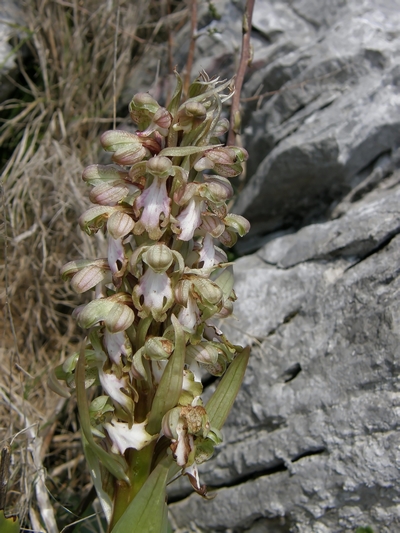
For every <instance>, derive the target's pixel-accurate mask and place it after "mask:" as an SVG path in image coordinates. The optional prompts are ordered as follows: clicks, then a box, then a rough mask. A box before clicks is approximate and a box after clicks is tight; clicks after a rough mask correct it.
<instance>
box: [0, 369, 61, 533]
mask: <svg viewBox="0 0 400 533" xmlns="http://www.w3.org/2000/svg"><path fill="white" fill-rule="evenodd" d="M47 386H48V387H49V389H50V390H52V391H53V392H55V393H56V394H58V395H59V396H62V397H63V398H70V397H71V394H70V392H69V390H68V389H67V388H65V387H63V386H62V385H61V383H60V382H59V381H58V379H57V377H56V373H55V371H54V369H51V370H50V374H49V377H48V378H47ZM0 531H1V529H0Z"/></svg>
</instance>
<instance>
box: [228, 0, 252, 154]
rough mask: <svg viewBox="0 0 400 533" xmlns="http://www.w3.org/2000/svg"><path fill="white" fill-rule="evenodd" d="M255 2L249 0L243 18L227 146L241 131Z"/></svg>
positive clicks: (232, 142) (233, 142)
mask: <svg viewBox="0 0 400 533" xmlns="http://www.w3.org/2000/svg"><path fill="white" fill-rule="evenodd" d="M254 2H255V0H247V2H246V9H245V13H244V16H243V26H242V53H241V56H240V63H239V68H238V71H237V74H236V82H235V94H234V95H233V98H232V107H231V116H230V129H229V134H228V140H227V143H226V144H227V145H233V144H235V140H236V135H237V134H238V133H239V131H240V122H241V119H240V94H241V92H242V86H243V80H244V76H245V74H246V69H247V66H248V65H249V63H250V62H251V46H250V35H251V20H252V18H253V10H254Z"/></svg>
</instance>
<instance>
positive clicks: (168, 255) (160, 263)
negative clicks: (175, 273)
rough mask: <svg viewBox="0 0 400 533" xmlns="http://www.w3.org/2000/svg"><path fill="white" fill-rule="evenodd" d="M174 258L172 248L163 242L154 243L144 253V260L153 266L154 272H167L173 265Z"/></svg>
mask: <svg viewBox="0 0 400 533" xmlns="http://www.w3.org/2000/svg"><path fill="white" fill-rule="evenodd" d="M173 260H174V256H173V253H172V252H171V250H170V249H169V248H168V246H166V245H165V244H162V243H157V244H154V245H153V246H150V248H149V249H148V250H147V251H146V252H145V253H144V254H143V261H144V262H145V263H146V264H147V265H149V267H151V268H152V269H153V270H154V272H158V273H161V272H165V271H166V270H168V269H169V267H170V266H171V265H172V262H173Z"/></svg>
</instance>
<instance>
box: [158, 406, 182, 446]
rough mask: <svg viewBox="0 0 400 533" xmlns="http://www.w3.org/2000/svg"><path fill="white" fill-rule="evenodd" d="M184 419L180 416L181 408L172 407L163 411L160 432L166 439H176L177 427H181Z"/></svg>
mask: <svg viewBox="0 0 400 533" xmlns="http://www.w3.org/2000/svg"><path fill="white" fill-rule="evenodd" d="M183 425H184V420H183V419H182V418H181V408H180V407H174V408H173V409H170V410H169V411H168V412H167V413H165V415H164V417H163V419H162V426H161V427H162V432H163V433H164V435H165V436H166V437H167V438H168V439H177V438H178V432H177V427H178V426H179V427H180V428H181V427H183Z"/></svg>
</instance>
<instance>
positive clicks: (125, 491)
mask: <svg viewBox="0 0 400 533" xmlns="http://www.w3.org/2000/svg"><path fill="white" fill-rule="evenodd" d="M155 444H156V443H155V441H153V442H151V443H150V444H149V445H148V446H146V447H145V448H143V449H142V450H132V449H131V450H129V451H128V453H127V455H128V457H127V460H128V464H129V472H128V476H129V479H130V482H131V486H128V485H127V484H126V483H124V482H121V481H117V484H116V490H115V495H114V507H113V516H112V519H111V522H110V526H109V532H110V533H111V532H112V530H113V528H114V526H115V524H116V523H117V522H118V520H119V519H120V518H121V516H122V515H123V514H124V512H125V511H126V509H127V507H128V505H129V504H130V503H131V501H132V500H133V499H134V498H135V496H136V495H137V493H138V492H139V490H140V489H141V488H142V486H143V484H144V482H145V481H146V479H147V478H148V477H149V475H150V473H151V472H150V470H151V463H152V459H153V453H154V447H155Z"/></svg>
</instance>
